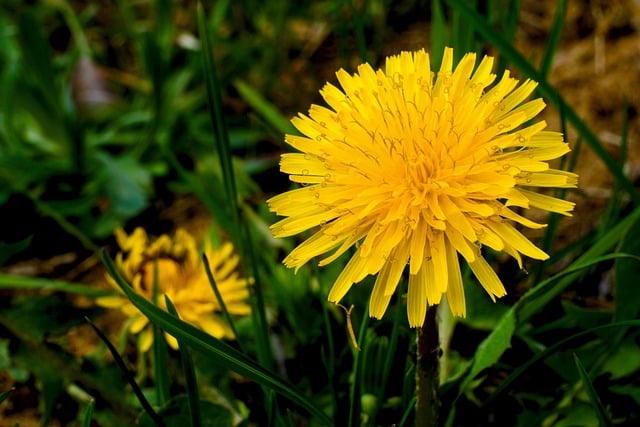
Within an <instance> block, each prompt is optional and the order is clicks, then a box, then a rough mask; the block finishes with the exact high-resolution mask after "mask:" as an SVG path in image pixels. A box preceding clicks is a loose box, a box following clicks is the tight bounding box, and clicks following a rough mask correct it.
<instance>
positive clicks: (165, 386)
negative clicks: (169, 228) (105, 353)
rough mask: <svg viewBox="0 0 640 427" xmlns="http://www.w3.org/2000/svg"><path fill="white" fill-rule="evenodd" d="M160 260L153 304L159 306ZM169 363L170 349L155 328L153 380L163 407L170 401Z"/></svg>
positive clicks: (155, 272) (154, 272)
mask: <svg viewBox="0 0 640 427" xmlns="http://www.w3.org/2000/svg"><path fill="white" fill-rule="evenodd" d="M158 273H159V272H158V260H157V259H156V260H155V261H154V263H153V304H154V305H156V306H157V305H158V295H159V293H160V291H159V289H160V283H159V281H158ZM168 363H169V349H168V348H167V343H166V342H165V340H164V335H163V334H162V331H161V330H160V328H158V327H157V326H155V325H154V326H153V380H154V383H155V386H156V393H157V396H158V397H157V399H158V401H157V402H156V403H157V404H158V405H160V406H162V405H164V404H165V403H167V402H168V401H169V399H170V398H171V393H170V392H169V388H170V384H171V380H170V379H169V371H168V370H167V365H168Z"/></svg>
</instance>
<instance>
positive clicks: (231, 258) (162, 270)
mask: <svg viewBox="0 0 640 427" xmlns="http://www.w3.org/2000/svg"><path fill="white" fill-rule="evenodd" d="M116 239H117V241H118V245H119V246H120V249H121V250H122V252H119V253H118V254H117V256H116V265H117V266H118V267H119V268H120V270H121V272H122V275H123V277H124V279H125V280H127V282H128V283H130V284H131V286H132V287H133V289H134V290H135V291H136V293H137V294H139V295H141V296H143V297H145V298H147V299H148V300H149V301H152V300H153V294H154V275H155V271H156V270H155V268H156V267H155V266H156V265H157V271H158V289H157V304H158V305H159V306H160V307H162V308H163V309H165V310H166V305H165V302H164V296H165V295H166V296H168V297H169V299H170V300H171V302H172V303H173V304H174V306H175V308H176V311H177V312H178V314H179V316H180V318H181V319H182V320H184V321H186V322H188V323H191V324H193V325H195V326H197V327H199V328H200V329H202V330H204V331H205V332H207V333H208V334H210V335H212V336H214V337H216V338H228V339H232V338H234V336H233V332H232V330H231V328H230V327H229V325H228V324H227V322H226V321H225V319H224V318H223V317H222V316H221V307H220V305H219V303H218V300H217V299H216V296H215V294H214V292H213V289H212V288H211V284H210V283H209V280H208V278H207V275H206V270H205V267H204V265H203V263H202V261H201V257H200V252H199V249H198V245H197V243H196V240H195V238H194V237H193V236H192V235H191V234H189V233H188V232H187V231H185V230H183V229H178V230H177V231H176V233H175V235H174V236H173V238H171V237H169V236H168V235H162V236H160V237H158V238H157V239H155V240H150V239H149V238H148V237H147V233H146V232H145V231H144V229H142V228H136V229H135V230H134V232H133V233H132V234H131V235H127V234H126V233H125V232H124V231H123V230H122V229H118V230H116ZM205 254H206V255H207V258H208V260H209V264H210V267H211V271H212V273H213V277H214V279H215V281H216V285H217V287H218V289H219V291H220V295H221V296H222V299H223V301H224V305H225V307H226V308H227V311H228V312H229V313H230V314H232V315H246V314H249V312H250V306H249V305H248V303H247V302H246V299H247V297H248V296H249V291H248V289H247V285H248V284H249V283H250V281H249V280H247V279H244V278H241V277H240V275H239V274H238V272H237V267H238V264H239V258H238V256H237V255H236V254H235V253H234V251H233V245H232V244H231V243H228V242H227V243H224V244H223V245H222V247H220V248H219V249H217V250H213V249H212V248H211V247H209V246H206V247H205ZM109 280H110V282H111V283H112V284H113V286H114V287H115V288H116V289H119V288H118V286H117V285H116V284H115V282H114V281H113V279H111V278H109ZM97 303H98V304H99V305H101V306H103V307H109V308H113V309H117V310H120V311H121V312H122V313H123V314H124V315H125V316H126V317H127V318H128V322H127V329H128V331H129V333H131V334H133V335H138V336H139V339H138V348H139V350H140V351H141V352H146V351H147V350H149V348H150V347H151V344H152V343H153V331H152V329H151V327H150V326H151V323H150V321H149V319H148V318H147V317H146V316H145V315H144V314H143V313H142V312H140V311H139V310H138V309H137V308H136V307H135V306H134V305H133V304H132V303H131V302H130V301H129V299H128V298H127V297H126V296H124V295H116V296H109V297H102V298H98V300H97ZM165 336H166V338H167V342H168V343H169V345H170V346H171V347H172V348H174V349H177V348H178V343H177V341H176V340H175V338H173V337H172V336H170V335H168V334H166V335H165Z"/></svg>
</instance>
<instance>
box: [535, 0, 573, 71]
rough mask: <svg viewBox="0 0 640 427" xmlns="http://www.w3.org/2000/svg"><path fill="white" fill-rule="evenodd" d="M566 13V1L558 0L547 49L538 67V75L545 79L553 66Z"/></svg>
mask: <svg viewBox="0 0 640 427" xmlns="http://www.w3.org/2000/svg"><path fill="white" fill-rule="evenodd" d="M566 12H567V0H560V1H558V3H557V4H556V13H555V14H554V15H553V23H552V24H551V32H550V33H549V38H548V42H547V49H546V50H545V53H544V56H543V58H542V65H541V66H540V74H542V75H543V76H544V78H545V79H546V78H547V77H548V76H549V72H550V71H551V66H552V65H553V58H554V56H555V54H556V50H557V49H558V43H560V35H561V34H562V28H563V27H564V17H565V15H566Z"/></svg>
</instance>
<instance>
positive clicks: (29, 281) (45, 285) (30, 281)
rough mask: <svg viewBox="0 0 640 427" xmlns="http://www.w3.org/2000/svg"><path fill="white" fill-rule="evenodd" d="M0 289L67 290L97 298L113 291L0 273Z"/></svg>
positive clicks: (80, 284)
mask: <svg viewBox="0 0 640 427" xmlns="http://www.w3.org/2000/svg"><path fill="white" fill-rule="evenodd" d="M0 289H23V290H26V289H31V290H42V291H57V292H67V293H71V294H77V295H84V296H86V297H89V298H98V297H103V296H108V295H113V294H114V291H111V290H108V289H97V288H95V287H93V286H89V285H85V284H82V283H74V282H64V281H61V280H52V279H44V278H41V277H25V276H14V275H11V274H3V273H0Z"/></svg>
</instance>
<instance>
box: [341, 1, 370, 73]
mask: <svg viewBox="0 0 640 427" xmlns="http://www.w3.org/2000/svg"><path fill="white" fill-rule="evenodd" d="M345 1H346V2H347V6H348V7H349V8H350V9H351V17H352V18H353V19H352V23H353V32H354V34H355V37H356V45H357V46H358V53H359V54H360V60H361V61H362V63H365V62H367V41H366V39H365V37H364V20H363V19H362V17H363V15H364V8H366V7H367V2H358V5H359V6H360V8H361V9H362V10H360V9H358V6H356V2H355V0H345Z"/></svg>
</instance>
